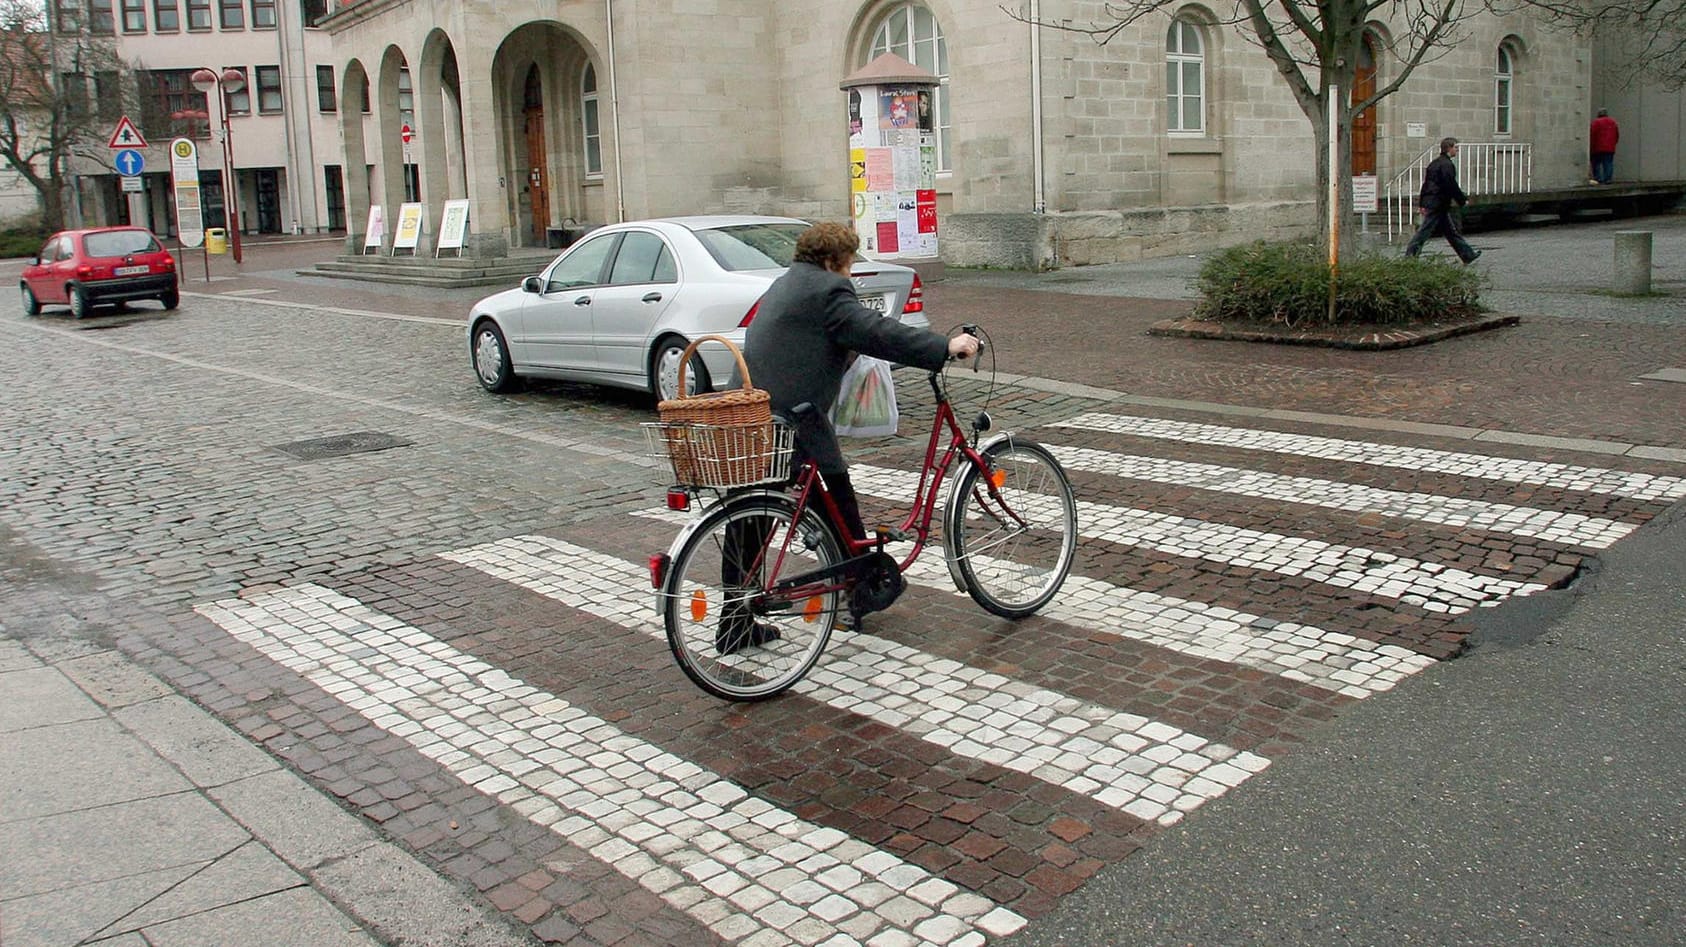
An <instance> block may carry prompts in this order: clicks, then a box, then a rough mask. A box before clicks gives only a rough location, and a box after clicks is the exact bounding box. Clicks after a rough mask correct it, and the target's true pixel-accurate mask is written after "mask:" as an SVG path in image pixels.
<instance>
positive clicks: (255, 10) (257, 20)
mask: <svg viewBox="0 0 1686 947" xmlns="http://www.w3.org/2000/svg"><path fill="white" fill-rule="evenodd" d="M252 28H253V29H260V30H268V29H274V28H275V0H252Z"/></svg>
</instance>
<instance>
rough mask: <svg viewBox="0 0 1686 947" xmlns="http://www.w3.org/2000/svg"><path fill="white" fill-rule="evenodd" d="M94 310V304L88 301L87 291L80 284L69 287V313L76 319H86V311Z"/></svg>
mask: <svg viewBox="0 0 1686 947" xmlns="http://www.w3.org/2000/svg"><path fill="white" fill-rule="evenodd" d="M93 311H94V304H93V303H91V302H89V301H88V291H87V290H85V289H83V288H82V287H80V286H72V287H70V314H71V315H72V316H75V317H76V318H78V319H86V318H87V317H88V313H90V312H93Z"/></svg>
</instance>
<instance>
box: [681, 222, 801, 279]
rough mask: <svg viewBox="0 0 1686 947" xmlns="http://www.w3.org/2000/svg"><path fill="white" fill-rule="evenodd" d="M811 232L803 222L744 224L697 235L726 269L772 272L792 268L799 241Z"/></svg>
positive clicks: (701, 232) (705, 231) (701, 231)
mask: <svg viewBox="0 0 1686 947" xmlns="http://www.w3.org/2000/svg"><path fill="white" fill-rule="evenodd" d="M807 229H808V225H807V224H799V223H788V224H786V223H778V224H740V225H737V226H733V227H717V228H714V229H712V230H699V231H697V232H696V233H697V239H698V240H700V241H702V245H703V246H705V247H707V248H708V252H709V254H710V255H712V256H713V257H714V261H715V262H716V263H719V264H720V268H721V269H723V270H734V271H735V270H772V269H780V268H782V267H786V266H789V265H790V261H791V258H792V257H794V256H796V238H797V237H799V236H801V235H802V231H804V230H807Z"/></svg>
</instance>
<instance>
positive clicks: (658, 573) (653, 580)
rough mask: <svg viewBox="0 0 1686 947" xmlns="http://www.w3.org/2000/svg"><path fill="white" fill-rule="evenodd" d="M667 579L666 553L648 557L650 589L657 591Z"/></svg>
mask: <svg viewBox="0 0 1686 947" xmlns="http://www.w3.org/2000/svg"><path fill="white" fill-rule="evenodd" d="M666 579H667V553H665V552H658V553H655V554H653V555H651V556H650V588H652V589H659V588H661V587H662V582H663V581H665V580H666Z"/></svg>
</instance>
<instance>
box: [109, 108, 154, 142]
mask: <svg viewBox="0 0 1686 947" xmlns="http://www.w3.org/2000/svg"><path fill="white" fill-rule="evenodd" d="M108 147H111V148H145V147H146V138H144V137H143V136H142V135H141V133H140V129H138V128H136V127H135V123H134V122H131V121H129V116H127V115H125V116H123V118H122V119H121V120H119V121H118V122H117V129H116V130H115V131H113V132H112V133H111V142H110V143H109V145H108Z"/></svg>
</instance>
